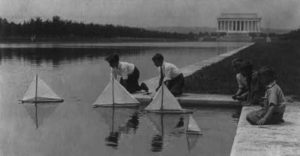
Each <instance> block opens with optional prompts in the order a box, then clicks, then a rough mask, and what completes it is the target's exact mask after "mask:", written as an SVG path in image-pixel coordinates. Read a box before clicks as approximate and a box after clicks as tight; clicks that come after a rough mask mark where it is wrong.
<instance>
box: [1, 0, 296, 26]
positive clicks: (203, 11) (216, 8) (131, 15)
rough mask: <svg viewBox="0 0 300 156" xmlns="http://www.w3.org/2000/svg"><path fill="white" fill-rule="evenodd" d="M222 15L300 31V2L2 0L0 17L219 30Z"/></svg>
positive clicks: (18, 19) (280, 0)
mask: <svg viewBox="0 0 300 156" xmlns="http://www.w3.org/2000/svg"><path fill="white" fill-rule="evenodd" d="M221 13H257V14H258V15H259V16H260V17H261V18H262V27H265V28H280V29H297V28H299V27H300V0H0V17H2V18H7V19H8V20H9V21H14V22H22V21H24V20H28V19H30V18H33V17H41V18H42V19H51V18H52V16H55V15H57V16H60V17H61V18H62V19H68V20H74V21H75V20H76V21H81V22H86V23H90V22H93V23H98V24H115V25H126V26H137V27H162V26H179V27H216V25H217V17H218V16H219V15H220V14H221Z"/></svg>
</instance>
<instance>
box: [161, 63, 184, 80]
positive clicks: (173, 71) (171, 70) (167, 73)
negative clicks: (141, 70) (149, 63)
mask: <svg viewBox="0 0 300 156" xmlns="http://www.w3.org/2000/svg"><path fill="white" fill-rule="evenodd" d="M158 71H159V74H160V73H161V71H160V67H158ZM162 71H163V72H162V73H163V76H164V81H167V80H172V79H174V78H175V77H177V76H178V75H180V74H181V71H180V70H179V69H178V68H177V67H176V66H175V65H174V64H172V63H169V62H164V63H163V64H162Z"/></svg>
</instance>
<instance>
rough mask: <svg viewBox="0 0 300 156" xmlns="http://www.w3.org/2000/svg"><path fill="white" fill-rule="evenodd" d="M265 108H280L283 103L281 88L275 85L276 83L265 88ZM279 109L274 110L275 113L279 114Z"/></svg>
mask: <svg viewBox="0 0 300 156" xmlns="http://www.w3.org/2000/svg"><path fill="white" fill-rule="evenodd" d="M265 100H266V101H265V108H268V107H270V106H271V105H274V106H281V105H283V104H284V103H285V101H286V100H285V97H284V94H283V92H282V90H281V88H280V87H279V86H278V85H277V84H276V82H275V81H274V82H272V83H270V84H269V85H268V86H267V90H266V94H265ZM278 108H280V107H276V108H275V112H280V111H281V110H278Z"/></svg>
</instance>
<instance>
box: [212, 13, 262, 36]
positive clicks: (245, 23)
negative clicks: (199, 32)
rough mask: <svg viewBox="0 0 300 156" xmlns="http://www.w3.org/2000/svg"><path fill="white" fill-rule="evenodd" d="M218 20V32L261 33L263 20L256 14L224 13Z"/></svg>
mask: <svg viewBox="0 0 300 156" xmlns="http://www.w3.org/2000/svg"><path fill="white" fill-rule="evenodd" d="M217 20H218V27H217V31H218V32H225V33H259V32H260V21H261V18H260V17H258V15H257V14H255V13H222V14H221V16H220V17H218V18H217Z"/></svg>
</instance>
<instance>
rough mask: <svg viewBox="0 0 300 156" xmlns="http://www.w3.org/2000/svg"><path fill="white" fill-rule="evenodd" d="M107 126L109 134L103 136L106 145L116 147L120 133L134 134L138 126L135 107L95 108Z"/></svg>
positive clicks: (137, 115)
mask: <svg viewBox="0 0 300 156" xmlns="http://www.w3.org/2000/svg"><path fill="white" fill-rule="evenodd" d="M95 109H97V111H98V112H99V113H100V114H101V116H102V117H103V119H104V120H105V123H106V124H107V125H108V127H109V129H110V130H109V135H108V136H107V137H106V138H105V142H106V145H107V146H110V147H113V148H115V149H116V148H117V147H118V145H119V141H120V137H121V135H122V134H135V133H136V131H137V129H138V126H139V115H140V113H139V112H138V109H137V108H115V107H111V108H95Z"/></svg>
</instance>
